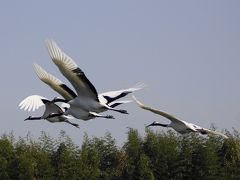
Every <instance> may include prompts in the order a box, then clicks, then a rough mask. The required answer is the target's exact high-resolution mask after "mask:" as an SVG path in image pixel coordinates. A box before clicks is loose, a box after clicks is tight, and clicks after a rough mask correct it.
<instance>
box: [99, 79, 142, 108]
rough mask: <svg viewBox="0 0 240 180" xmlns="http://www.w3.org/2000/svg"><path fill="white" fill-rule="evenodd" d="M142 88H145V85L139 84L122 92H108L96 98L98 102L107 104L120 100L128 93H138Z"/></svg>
mask: <svg viewBox="0 0 240 180" xmlns="http://www.w3.org/2000/svg"><path fill="white" fill-rule="evenodd" d="M144 87H145V84H143V83H139V84H136V85H135V86H133V87H131V88H128V89H122V90H117V91H108V92H105V93H101V94H99V95H98V98H99V101H100V102H102V103H104V104H109V103H111V102H113V101H115V100H117V99H120V98H122V97H124V96H126V95H128V94H129V93H132V92H134V91H138V90H140V89H142V88H144Z"/></svg>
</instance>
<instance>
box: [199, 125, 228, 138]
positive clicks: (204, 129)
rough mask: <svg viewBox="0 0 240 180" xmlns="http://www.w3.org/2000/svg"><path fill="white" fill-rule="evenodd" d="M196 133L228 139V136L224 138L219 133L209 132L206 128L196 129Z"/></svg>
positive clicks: (223, 135)
mask: <svg viewBox="0 0 240 180" xmlns="http://www.w3.org/2000/svg"><path fill="white" fill-rule="evenodd" d="M197 131H198V132H200V133H201V134H213V135H218V136H222V137H223V138H225V139H228V138H229V137H228V136H226V135H225V134H223V133H220V132H217V131H213V130H210V129H206V128H200V129H197Z"/></svg>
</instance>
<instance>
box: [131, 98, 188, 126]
mask: <svg viewBox="0 0 240 180" xmlns="http://www.w3.org/2000/svg"><path fill="white" fill-rule="evenodd" d="M132 97H133V100H134V101H135V102H136V103H137V104H138V106H139V107H140V108H142V109H145V110H148V111H151V112H153V113H155V114H158V115H161V116H163V117H165V118H167V119H169V120H170V121H172V122H176V123H183V124H185V123H184V122H183V121H182V120H180V119H178V118H176V117H174V116H173V115H171V114H168V113H166V112H164V111H160V110H157V109H154V108H152V107H150V106H146V105H144V104H143V103H142V102H140V101H139V100H137V98H136V97H135V96H132Z"/></svg>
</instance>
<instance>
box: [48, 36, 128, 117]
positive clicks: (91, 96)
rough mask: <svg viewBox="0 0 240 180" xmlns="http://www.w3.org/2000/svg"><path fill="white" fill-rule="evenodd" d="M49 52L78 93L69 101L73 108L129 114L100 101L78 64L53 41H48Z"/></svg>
mask: <svg viewBox="0 0 240 180" xmlns="http://www.w3.org/2000/svg"><path fill="white" fill-rule="evenodd" d="M46 46H47V50H48V52H49V55H50V57H51V59H52V61H53V62H54V63H55V64H56V65H57V67H58V69H59V70H60V72H61V73H62V74H63V75H64V76H65V77H66V78H67V79H68V80H69V82H70V83H71V84H72V85H73V87H74V89H75V90H76V92H77V97H75V98H74V99H72V100H71V101H69V104H70V105H71V106H76V107H79V108H82V109H85V110H89V111H93V112H97V113H98V112H103V111H105V110H113V111H117V112H120V113H125V114H127V111H125V110H118V109H115V108H112V107H110V106H109V105H108V104H106V103H103V102H101V101H100V100H99V97H98V93H97V90H96V89H95V87H94V86H93V84H92V83H91V82H90V81H89V80H88V78H87V77H86V76H85V74H84V72H83V71H82V70H81V69H80V68H79V67H78V66H77V64H76V63H75V62H74V61H73V59H72V58H70V57H69V56H68V55H66V54H65V53H64V52H63V51H62V50H61V49H60V48H59V47H58V46H57V44H56V43H55V42H54V41H52V40H47V41H46Z"/></svg>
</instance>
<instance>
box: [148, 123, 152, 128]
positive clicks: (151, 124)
mask: <svg viewBox="0 0 240 180" xmlns="http://www.w3.org/2000/svg"><path fill="white" fill-rule="evenodd" d="M153 125H154V123H151V124H149V125H147V126H146V128H148V127H150V126H153Z"/></svg>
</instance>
